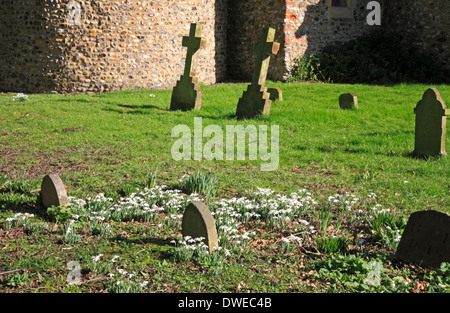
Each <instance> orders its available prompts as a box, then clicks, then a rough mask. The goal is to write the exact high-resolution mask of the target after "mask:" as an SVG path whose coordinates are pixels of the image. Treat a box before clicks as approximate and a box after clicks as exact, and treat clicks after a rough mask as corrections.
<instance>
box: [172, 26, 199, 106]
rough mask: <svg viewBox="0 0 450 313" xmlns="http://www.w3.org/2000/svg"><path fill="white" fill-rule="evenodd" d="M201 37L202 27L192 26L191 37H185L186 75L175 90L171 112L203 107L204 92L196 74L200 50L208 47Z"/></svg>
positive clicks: (178, 82) (183, 41) (183, 42)
mask: <svg viewBox="0 0 450 313" xmlns="http://www.w3.org/2000/svg"><path fill="white" fill-rule="evenodd" d="M201 35H202V26H201V25H198V24H191V28H190V31H189V36H184V37H183V40H182V44H183V47H187V52H186V62H185V65H184V73H183V75H181V77H180V80H179V81H177V83H176V85H175V87H174V88H173V91H172V99H171V102H170V110H183V111H187V110H192V109H200V107H201V101H202V92H201V90H200V84H199V83H198V78H197V77H196V72H195V67H196V63H197V56H198V50H199V49H201V48H204V47H205V46H206V39H204V38H202V37H201Z"/></svg>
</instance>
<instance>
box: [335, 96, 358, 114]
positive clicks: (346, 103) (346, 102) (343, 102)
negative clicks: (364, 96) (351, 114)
mask: <svg viewBox="0 0 450 313" xmlns="http://www.w3.org/2000/svg"><path fill="white" fill-rule="evenodd" d="M339 107H340V108H341V109H342V110H354V109H358V97H357V96H356V95H355V94H354V93H344V94H342V95H340V96H339Z"/></svg>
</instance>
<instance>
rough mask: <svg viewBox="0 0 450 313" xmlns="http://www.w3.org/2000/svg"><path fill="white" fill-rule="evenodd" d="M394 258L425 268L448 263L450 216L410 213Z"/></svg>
mask: <svg viewBox="0 0 450 313" xmlns="http://www.w3.org/2000/svg"><path fill="white" fill-rule="evenodd" d="M395 256H396V257H397V258H398V259H400V260H403V261H406V262H413V263H417V264H420V265H422V266H425V267H428V266H430V267H438V266H439V265H440V264H441V263H442V262H450V215H448V214H446V213H443V212H439V211H433V210H430V211H419V212H414V213H412V214H411V216H410V217H409V220H408V223H407V224H406V227H405V229H404V231H403V235H402V238H401V240H400V243H399V245H398V248H397V251H396V253H395Z"/></svg>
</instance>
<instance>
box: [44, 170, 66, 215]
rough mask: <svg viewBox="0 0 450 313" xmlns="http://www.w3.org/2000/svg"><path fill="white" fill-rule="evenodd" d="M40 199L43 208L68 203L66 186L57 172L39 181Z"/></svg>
mask: <svg viewBox="0 0 450 313" xmlns="http://www.w3.org/2000/svg"><path fill="white" fill-rule="evenodd" d="M41 199H42V204H43V205H44V207H45V208H49V207H51V206H67V205H68V204H69V201H68V198H67V192H66V188H65V187H64V184H63V182H62V180H61V178H60V177H59V175H58V174H49V175H46V176H45V177H44V179H43V180H42V183H41Z"/></svg>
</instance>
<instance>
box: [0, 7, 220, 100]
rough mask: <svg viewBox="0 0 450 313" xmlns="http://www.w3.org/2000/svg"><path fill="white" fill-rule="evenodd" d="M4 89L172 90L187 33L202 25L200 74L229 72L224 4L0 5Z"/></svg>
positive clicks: (211, 76)
mask: <svg viewBox="0 0 450 313" xmlns="http://www.w3.org/2000/svg"><path fill="white" fill-rule="evenodd" d="M0 16H2V19H1V22H0V41H1V42H2V47H1V48H0V59H1V60H2V61H1V62H0V84H1V89H2V90H3V91H21V92H45V91H51V90H55V91H58V92H83V93H84V92H101V91H110V90H120V89H133V88H168V87H170V86H173V85H175V83H176V81H177V79H178V78H179V76H180V75H181V74H182V72H183V69H184V57H185V53H186V51H185V48H183V47H182V45H181V39H182V36H183V35H188V34H189V27H190V23H202V24H203V35H204V37H205V38H206V39H207V47H206V49H203V50H202V51H201V52H200V53H199V60H198V68H197V69H198V70H197V73H198V74H197V75H198V77H199V80H200V81H201V82H203V83H205V84H211V83H215V82H217V81H220V80H221V79H222V78H223V75H224V73H225V42H226V41H225V40H226V28H225V26H226V7H225V6H224V2H223V1H222V0H216V1H213V0H192V1H169V0H165V1H127V0H112V1H109V0H101V1H100V0H98V1H95V0H91V1H72V0H71V1H68V0H40V1H39V0H38V1H36V0H23V1H1V2H0Z"/></svg>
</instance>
